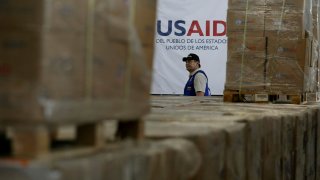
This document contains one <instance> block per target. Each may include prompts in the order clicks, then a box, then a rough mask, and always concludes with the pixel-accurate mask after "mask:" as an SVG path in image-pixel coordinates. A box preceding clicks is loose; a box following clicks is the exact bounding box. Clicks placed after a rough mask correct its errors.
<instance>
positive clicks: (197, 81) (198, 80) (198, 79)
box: [190, 68, 207, 92]
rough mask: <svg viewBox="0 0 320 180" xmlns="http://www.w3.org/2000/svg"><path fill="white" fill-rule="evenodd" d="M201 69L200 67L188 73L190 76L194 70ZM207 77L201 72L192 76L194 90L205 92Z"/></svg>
mask: <svg viewBox="0 0 320 180" xmlns="http://www.w3.org/2000/svg"><path fill="white" fill-rule="evenodd" d="M199 70H201V69H200V68H199V69H197V70H195V71H194V72H192V73H190V76H192V75H194V74H195V73H196V72H198V71H199ZM206 85H207V78H206V76H205V75H204V74H203V73H198V74H196V76H195V77H194V89H195V90H196V92H199V91H201V92H206Z"/></svg>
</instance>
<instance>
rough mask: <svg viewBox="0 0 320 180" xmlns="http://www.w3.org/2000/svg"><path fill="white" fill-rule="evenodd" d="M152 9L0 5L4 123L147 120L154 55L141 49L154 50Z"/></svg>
mask: <svg viewBox="0 0 320 180" xmlns="http://www.w3.org/2000/svg"><path fill="white" fill-rule="evenodd" d="M155 6H156V1H135V0H130V1H127V0H120V1H119V0H80V1H79V0H48V1H42V0H30V1H24V0H12V1H4V2H1V3H0V31H1V33H0V34H1V35H0V43H1V44H2V46H1V47H0V57H1V58H0V86H1V87H2V88H1V89H0V114H1V115H0V122H13V121H14V122H17V121H19V122H26V121H28V122H43V121H46V122H63V123H66V122H81V121H96V120H102V119H111V118H121V119H135V118H139V117H141V116H142V115H144V114H146V113H147V112H148V111H149V89H150V81H151V78H150V77H151V66H152V56H151V55H148V56H149V58H146V54H145V52H148V53H149V54H152V52H151V53H150V51H152V50H148V51H144V48H149V49H151V47H152V46H153V33H154V21H155ZM141 12H144V13H147V15H146V14H144V16H142V15H141ZM150 56H151V58H150Z"/></svg>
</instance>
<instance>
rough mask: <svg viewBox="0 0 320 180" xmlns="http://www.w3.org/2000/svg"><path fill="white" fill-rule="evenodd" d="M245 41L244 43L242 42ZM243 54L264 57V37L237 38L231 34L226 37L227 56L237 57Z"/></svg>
mask: <svg viewBox="0 0 320 180" xmlns="http://www.w3.org/2000/svg"><path fill="white" fill-rule="evenodd" d="M244 41H245V42H244ZM242 53H245V54H246V55H251V56H257V57H262V58H263V57H265V55H266V38H265V37H251V36H247V37H246V38H244V37H243V36H239V35H238V34H233V35H232V36H229V37H228V55H230V56H232V55H239V54H242Z"/></svg>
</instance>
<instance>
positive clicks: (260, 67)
mask: <svg viewBox="0 0 320 180" xmlns="http://www.w3.org/2000/svg"><path fill="white" fill-rule="evenodd" d="M264 74H265V59H264V58H260V57H253V56H244V58H243V60H242V56H235V57H232V58H228V61H227V76H226V83H225V89H228V90H239V89H241V90H263V89H264V87H265V85H266V84H265V78H264Z"/></svg>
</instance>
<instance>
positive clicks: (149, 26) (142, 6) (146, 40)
mask: <svg viewBox="0 0 320 180" xmlns="http://www.w3.org/2000/svg"><path fill="white" fill-rule="evenodd" d="M156 3H157V1H156V0H139V1H136V6H135V18H134V24H135V27H136V30H137V33H138V36H139V39H140V41H141V43H142V44H143V45H146V46H153V43H154V38H152V37H154V32H155V30H156V29H155V27H156V23H155V20H156V13H155V12H156Z"/></svg>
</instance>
